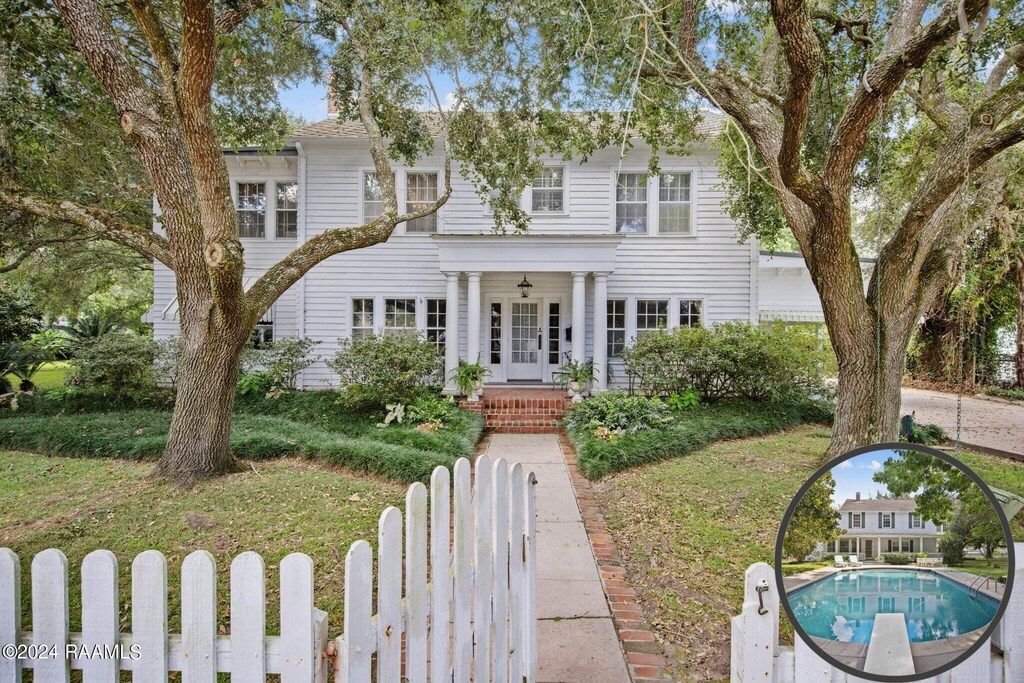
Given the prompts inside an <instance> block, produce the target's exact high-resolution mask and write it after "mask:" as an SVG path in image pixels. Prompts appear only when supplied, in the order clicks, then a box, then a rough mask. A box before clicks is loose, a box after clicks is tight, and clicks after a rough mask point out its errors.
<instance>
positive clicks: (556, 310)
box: [548, 303, 562, 365]
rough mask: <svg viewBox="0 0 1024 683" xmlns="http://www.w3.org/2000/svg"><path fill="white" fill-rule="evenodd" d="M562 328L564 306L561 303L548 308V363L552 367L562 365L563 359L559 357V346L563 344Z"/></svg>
mask: <svg viewBox="0 0 1024 683" xmlns="http://www.w3.org/2000/svg"><path fill="white" fill-rule="evenodd" d="M561 328H562V305H561V304H559V303H552V304H550V305H549V306H548V363H550V364H551V365H560V364H561V363H560V362H559V361H560V360H561V359H560V358H559V357H558V354H559V351H560V350H561V349H560V347H559V344H560V342H561V339H560V337H561V336H562V335H561V334H559V331H560V330H561Z"/></svg>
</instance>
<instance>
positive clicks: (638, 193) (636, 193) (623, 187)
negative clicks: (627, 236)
mask: <svg viewBox="0 0 1024 683" xmlns="http://www.w3.org/2000/svg"><path fill="white" fill-rule="evenodd" d="M615 232H627V233H644V232H647V174H646V173H619V174H618V176H616V180H615Z"/></svg>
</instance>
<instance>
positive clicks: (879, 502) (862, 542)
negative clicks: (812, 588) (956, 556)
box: [823, 493, 945, 559]
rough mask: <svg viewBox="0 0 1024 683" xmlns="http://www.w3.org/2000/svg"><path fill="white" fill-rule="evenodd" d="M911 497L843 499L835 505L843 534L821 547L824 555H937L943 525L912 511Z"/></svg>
mask: <svg viewBox="0 0 1024 683" xmlns="http://www.w3.org/2000/svg"><path fill="white" fill-rule="evenodd" d="M916 509H917V504H916V503H915V502H914V500H913V499H912V498H901V499H895V500H893V499H882V498H873V499H862V498H861V497H860V494H859V493H858V494H857V497H856V498H850V499H847V500H846V502H844V503H843V504H842V505H841V506H840V507H839V514H840V515H841V518H840V520H839V526H840V528H841V529H842V530H843V535H842V536H840V537H839V539H838V540H836V541H834V542H833V543H830V544H828V547H827V548H823V551H824V554H825V555H826V556H827V555H829V554H836V555H844V556H845V555H847V554H850V555H858V556H859V557H861V558H862V559H863V558H868V559H870V558H877V557H880V556H881V555H884V554H885V553H897V552H903V553H913V554H915V555H916V554H917V553H922V552H923V553H928V554H929V555H935V554H938V552H939V548H938V542H939V538H941V537H942V534H943V533H945V526H944V525H940V526H936V525H935V524H934V523H932V522H929V521H926V520H924V519H922V518H921V516H920V515H918V514H917V513H916Z"/></svg>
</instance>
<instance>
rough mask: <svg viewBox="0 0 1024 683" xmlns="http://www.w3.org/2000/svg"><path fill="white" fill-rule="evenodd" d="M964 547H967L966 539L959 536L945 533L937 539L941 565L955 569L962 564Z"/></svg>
mask: <svg viewBox="0 0 1024 683" xmlns="http://www.w3.org/2000/svg"><path fill="white" fill-rule="evenodd" d="M965 547H967V539H965V538H964V537H963V536H961V535H960V534H954V533H950V532H948V531H947V532H946V533H945V534H943V535H942V538H940V539H939V552H940V553H942V563H943V564H944V565H946V566H947V567H956V566H958V565H961V564H963V562H964V548H965Z"/></svg>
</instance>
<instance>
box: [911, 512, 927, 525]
mask: <svg viewBox="0 0 1024 683" xmlns="http://www.w3.org/2000/svg"><path fill="white" fill-rule="evenodd" d="M922 526H924V525H923V524H922V521H921V515H916V514H914V513H913V512H911V513H910V528H911V529H920V528H921V527H922Z"/></svg>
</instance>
